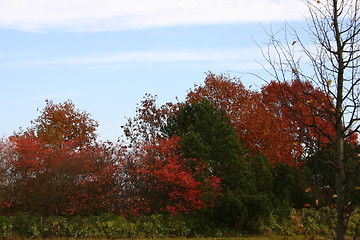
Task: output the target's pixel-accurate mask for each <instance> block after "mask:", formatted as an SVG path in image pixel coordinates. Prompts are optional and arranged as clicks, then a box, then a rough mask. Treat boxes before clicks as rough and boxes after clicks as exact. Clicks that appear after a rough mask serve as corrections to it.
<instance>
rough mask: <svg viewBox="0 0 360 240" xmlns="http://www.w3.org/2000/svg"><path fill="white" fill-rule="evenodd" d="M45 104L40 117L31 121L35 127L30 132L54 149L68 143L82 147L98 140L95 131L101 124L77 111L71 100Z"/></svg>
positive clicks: (47, 101)
mask: <svg viewBox="0 0 360 240" xmlns="http://www.w3.org/2000/svg"><path fill="white" fill-rule="evenodd" d="M45 103H46V106H45V108H44V109H43V110H42V111H40V116H39V117H38V118H37V119H34V120H33V121H31V123H32V124H33V126H32V128H29V129H28V130H27V131H28V132H33V133H34V134H35V135H36V137H38V138H40V139H42V140H43V141H44V142H46V143H47V144H50V145H52V146H53V147H62V146H63V143H66V142H72V144H74V147H82V146H84V145H86V144H90V143H92V142H94V141H95V140H96V133H95V131H96V128H97V127H98V125H99V124H98V123H97V122H96V121H95V120H93V119H92V118H90V114H89V113H87V112H85V111H80V110H78V109H76V108H75V105H74V103H72V102H71V101H70V100H68V101H65V102H63V103H59V104H54V102H53V101H51V100H46V101H45Z"/></svg>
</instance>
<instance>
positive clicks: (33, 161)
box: [0, 72, 360, 232]
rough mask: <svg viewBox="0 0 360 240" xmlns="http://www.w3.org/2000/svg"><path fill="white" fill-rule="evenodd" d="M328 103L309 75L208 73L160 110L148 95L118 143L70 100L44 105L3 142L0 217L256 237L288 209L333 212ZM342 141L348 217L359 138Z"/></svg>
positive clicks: (359, 193)
mask: <svg viewBox="0 0 360 240" xmlns="http://www.w3.org/2000/svg"><path fill="white" fill-rule="evenodd" d="M293 93H297V94H296V95H294V94H293ZM328 99H329V98H328V97H327V95H326V93H324V92H323V91H321V90H320V89H319V88H316V87H315V86H313V85H312V84H311V83H310V82H304V81H300V80H293V81H291V82H287V83H279V82H276V81H273V82H270V83H268V84H266V85H264V86H263V87H262V88H261V89H259V90H257V91H255V90H251V89H246V88H245V87H244V85H243V84H242V83H241V81H240V80H239V79H238V78H232V77H230V76H227V75H223V74H221V75H215V74H213V73H210V72H209V73H208V74H207V76H206V78H205V81H204V83H203V84H202V85H199V86H195V87H194V88H193V89H190V90H189V91H188V93H187V97H186V99H185V100H184V101H183V102H174V103H166V104H164V105H161V106H157V103H156V96H152V95H150V94H147V95H145V96H144V99H143V101H142V102H141V103H139V105H138V107H137V109H136V115H135V116H134V117H133V118H128V121H127V123H126V124H125V125H124V126H122V128H123V130H124V133H125V136H126V141H119V142H117V143H112V142H103V141H99V140H98V138H97V135H96V129H97V127H98V123H97V122H96V121H95V120H94V119H92V118H91V116H90V114H89V113H87V112H85V111H81V110H78V109H76V107H75V105H74V103H72V102H71V101H70V100H68V101H65V102H63V103H58V104H55V103H54V102H53V101H51V100H47V101H46V106H45V108H44V109H43V110H42V111H40V115H39V117H38V118H36V119H34V120H33V121H31V123H32V125H31V126H30V127H29V128H27V129H21V130H19V131H18V132H15V133H14V134H13V135H12V136H10V137H8V138H4V139H2V141H1V145H0V160H1V164H0V174H1V182H0V201H1V202H0V214H1V215H4V216H8V215H10V216H11V215H17V214H21V213H28V214H32V215H35V216H43V217H46V216H53V215H55V216H67V217H71V216H88V215H101V214H104V213H112V214H116V215H120V216H123V217H126V218H129V217H130V218H131V217H134V216H138V217H139V216H151V215H153V214H159V213H161V214H165V215H169V216H176V215H182V216H189V217H190V216H191V218H195V219H198V220H200V219H203V220H204V219H206V221H205V222H206V224H208V225H209V226H211V225H216V226H223V227H224V228H226V229H237V230H238V231H240V232H257V231H259V230H260V229H261V228H262V227H263V226H266V225H269V224H270V222H269V221H270V220H271V219H276V221H278V222H289V221H290V220H291V218H290V215H291V212H292V210H293V209H303V208H314V209H321V208H326V209H331V208H332V209H334V207H335V204H336V203H335V202H336V201H335V200H336V197H337V196H336V188H335V182H334V174H335V173H334V170H333V169H332V166H331V165H328V164H326V162H327V161H332V158H333V154H334V146H333V145H332V140H331V138H332V137H333V136H334V134H335V132H334V131H335V129H334V128H333V127H332V125H331V124H330V123H331V116H330V115H327V114H325V113H326V112H325V111H323V110H322V109H327V108H331V107H332V106H331V104H332V102H331V101H328ZM289 106H291V108H289ZM313 106H317V107H316V108H314V107H313ZM294 109H295V110H296V113H297V114H296V115H295V114H294V113H293V111H294ZM315 111H318V112H315ZM320 112H321V114H319V113H320ZM314 126H316V127H314ZM350 131H351V130H350ZM345 145H346V159H347V160H346V166H347V169H348V170H349V172H350V174H349V175H348V181H349V185H348V186H347V191H346V194H347V195H346V197H347V200H348V202H349V207H348V210H347V211H348V212H349V213H351V211H353V210H355V209H356V208H357V207H358V204H359V199H360V190H359V186H360V178H359V175H358V172H359V152H358V145H359V144H358V139H357V135H356V133H353V134H351V135H349V137H348V138H347V139H346V141H345Z"/></svg>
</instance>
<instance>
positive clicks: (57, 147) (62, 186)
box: [2, 101, 116, 215]
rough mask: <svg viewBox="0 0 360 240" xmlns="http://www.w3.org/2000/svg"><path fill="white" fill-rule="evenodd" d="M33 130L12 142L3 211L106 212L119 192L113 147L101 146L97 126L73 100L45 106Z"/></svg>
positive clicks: (6, 152) (10, 144)
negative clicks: (117, 189) (111, 199)
mask: <svg viewBox="0 0 360 240" xmlns="http://www.w3.org/2000/svg"><path fill="white" fill-rule="evenodd" d="M41 113H42V114H41V116H40V117H38V118H37V119H36V120H34V121H33V124H34V126H32V127H30V128H28V129H27V130H22V131H19V132H18V133H15V134H14V135H13V136H10V137H9V139H8V141H7V142H8V147H7V148H6V149H4V151H2V155H3V156H4V157H5V158H6V163H7V164H8V166H9V168H8V170H7V172H6V181H5V183H3V184H2V190H3V192H4V198H5V199H4V202H5V203H6V204H5V205H6V206H5V208H4V209H3V212H5V213H11V214H13V213H17V212H21V211H23V212H29V213H34V214H41V215H49V214H61V215H69V214H88V213H95V212H97V211H105V209H107V207H108V205H107V203H108V201H109V200H110V196H111V194H114V191H115V189H116V184H115V179H116V159H114V155H113V154H111V148H112V147H111V145H108V144H106V143H97V142H96V141H95V137H96V135H95V133H94V131H95V130H96V126H97V123H96V122H95V121H94V120H92V119H91V118H89V114H87V113H85V112H81V111H79V110H77V109H75V107H74V105H73V104H72V103H71V102H65V103H61V104H53V103H52V102H51V101H47V106H46V107H45V109H44V111H42V112H41Z"/></svg>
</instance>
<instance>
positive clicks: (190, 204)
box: [119, 137, 220, 215]
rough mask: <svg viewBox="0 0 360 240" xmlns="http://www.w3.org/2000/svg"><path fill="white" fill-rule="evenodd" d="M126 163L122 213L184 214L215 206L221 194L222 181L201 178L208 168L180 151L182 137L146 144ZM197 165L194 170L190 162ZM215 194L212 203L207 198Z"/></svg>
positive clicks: (124, 167)
mask: <svg viewBox="0 0 360 240" xmlns="http://www.w3.org/2000/svg"><path fill="white" fill-rule="evenodd" d="M123 160H124V162H122V172H123V173H125V174H123V175H122V177H123V179H122V182H123V183H124V185H123V188H122V194H121V199H122V201H120V208H119V212H120V213H122V214H125V215H148V214H154V213H159V212H166V213H169V214H172V215H173V214H180V213H187V212H192V211H195V210H199V209H203V208H204V207H208V206H212V205H213V204H214V202H213V201H214V200H215V199H216V196H217V195H218V194H219V190H220V186H219V179H218V178H217V177H215V176H206V177H205V178H203V179H202V180H201V181H200V180H199V178H198V176H199V175H203V171H205V169H206V165H205V164H204V163H198V161H197V159H194V158H191V159H190V158H189V159H186V158H185V157H184V156H182V155H181V154H180V152H179V138H178V137H172V138H162V139H159V140H158V141H151V142H143V143H142V144H141V146H140V147H138V149H136V151H135V150H133V151H130V152H128V153H127V154H126V157H125V158H124V159H123ZM189 162H193V163H196V165H197V167H196V168H191V167H190V166H189V165H188V164H187V163H189ZM205 194H211V195H212V200H210V201H209V200H208V199H206V198H205Z"/></svg>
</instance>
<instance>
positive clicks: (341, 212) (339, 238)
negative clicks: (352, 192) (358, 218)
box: [335, 138, 346, 240]
mask: <svg viewBox="0 0 360 240" xmlns="http://www.w3.org/2000/svg"><path fill="white" fill-rule="evenodd" d="M335 157H336V161H337V163H336V194H337V199H336V213H337V221H336V237H335V240H344V239H345V232H346V221H345V220H346V216H345V214H346V212H345V203H346V200H345V167H344V140H343V139H342V138H339V139H337V141H336V143H335Z"/></svg>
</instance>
